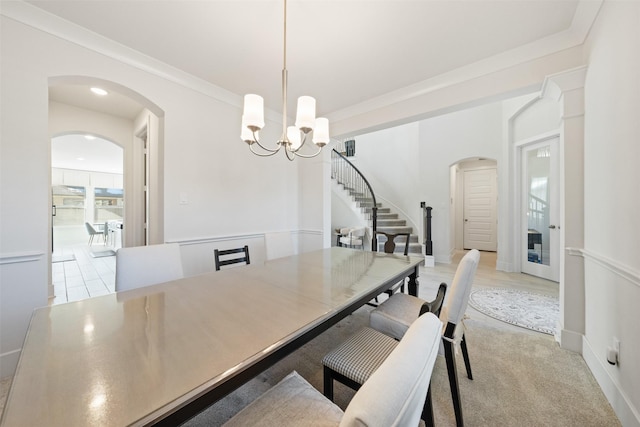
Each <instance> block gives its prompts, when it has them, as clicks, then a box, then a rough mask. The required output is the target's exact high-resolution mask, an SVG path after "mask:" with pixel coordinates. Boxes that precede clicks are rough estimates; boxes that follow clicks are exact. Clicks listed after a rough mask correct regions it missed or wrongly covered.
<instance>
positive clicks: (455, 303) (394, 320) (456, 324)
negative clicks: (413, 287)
mask: <svg viewBox="0 0 640 427" xmlns="http://www.w3.org/2000/svg"><path fill="white" fill-rule="evenodd" d="M479 261H480V252H478V251H477V250H475V249H472V250H470V251H469V252H468V253H467V254H466V255H465V256H464V257H462V259H461V260H460V263H459V264H458V268H457V269H456V274H455V276H454V278H453V282H452V283H451V286H450V287H449V289H448V290H447V298H446V300H445V302H444V305H443V307H442V311H441V312H440V320H442V322H443V323H444V325H445V326H444V330H443V332H442V351H443V352H444V356H445V359H446V364H447V372H448V374H449V385H450V386H451V397H452V399H453V407H454V411H455V415H456V425H457V426H462V425H463V424H464V422H463V418H462V405H461V402H460V389H459V386H458V375H457V371H456V359H455V348H454V344H455V343H457V342H459V343H460V348H461V350H462V357H463V359H464V363H465V367H466V369H467V377H469V379H473V375H472V374H471V363H470V362H469V353H468V351H467V344H466V341H465V334H464V328H463V327H461V326H462V323H461V322H462V318H463V317H464V314H465V311H466V310H467V305H468V302H469V295H470V293H471V285H472V283H473V278H474V277H475V273H476V270H477V268H478V262H479ZM424 303H425V301H424V300H422V299H420V298H417V297H414V296H411V295H407V294H402V293H395V294H393V295H392V296H391V297H390V298H389V299H388V300H386V301H384V302H383V303H382V304H380V305H379V306H378V307H377V308H376V309H375V310H373V311H372V312H371V314H370V316H369V325H370V326H371V327H372V328H373V329H375V330H377V331H380V332H382V333H384V334H386V335H389V336H391V337H393V338H395V339H401V338H402V337H403V335H404V334H405V333H406V331H407V330H408V328H409V326H410V325H411V323H412V322H413V321H414V320H415V319H416V318H417V316H418V315H419V313H420V308H421V307H422V305H423V304H424Z"/></svg>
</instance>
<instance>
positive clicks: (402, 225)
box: [331, 150, 422, 255]
mask: <svg viewBox="0 0 640 427" xmlns="http://www.w3.org/2000/svg"><path fill="white" fill-rule="evenodd" d="M331 178H333V179H335V180H336V182H337V183H338V184H341V185H342V186H343V188H344V189H345V190H346V191H348V192H349V194H350V196H351V198H352V200H353V201H354V202H356V204H357V206H358V207H359V208H360V210H361V212H362V214H363V215H364V216H365V218H366V220H367V222H368V223H369V228H370V229H371V230H374V229H376V230H378V231H384V232H385V233H389V234H395V233H410V234H411V235H410V236H409V253H410V254H414V255H421V254H422V245H421V244H420V242H419V240H418V235H417V234H414V231H413V227H410V226H407V221H406V220H404V219H400V218H399V215H398V214H397V213H395V212H392V211H391V208H387V207H384V206H383V205H382V203H378V202H377V201H376V198H375V195H374V193H373V190H372V189H371V186H370V185H369V182H368V181H367V180H366V178H365V177H364V176H363V175H362V173H361V172H360V171H359V170H358V169H357V168H356V167H355V166H354V165H353V164H352V163H351V162H350V161H349V160H347V159H346V158H345V157H344V156H343V155H341V154H340V153H338V152H337V151H336V150H333V151H332V153H331ZM374 204H375V206H377V207H378V209H377V215H375V214H374V210H373V206H374ZM377 240H378V251H379V252H383V251H384V242H385V241H386V240H387V238H386V237H385V236H384V235H379V236H378V237H377ZM395 242H396V249H395V252H399V253H402V252H403V251H404V243H405V238H404V237H401V236H399V237H397V238H396V239H395Z"/></svg>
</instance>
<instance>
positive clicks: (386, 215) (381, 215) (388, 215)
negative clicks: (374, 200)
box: [378, 209, 398, 220]
mask: <svg viewBox="0 0 640 427" xmlns="http://www.w3.org/2000/svg"><path fill="white" fill-rule="evenodd" d="M381 219H398V214H397V213H380V209H378V220H381Z"/></svg>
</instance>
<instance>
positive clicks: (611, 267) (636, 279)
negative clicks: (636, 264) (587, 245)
mask: <svg viewBox="0 0 640 427" xmlns="http://www.w3.org/2000/svg"><path fill="white" fill-rule="evenodd" d="M566 251H567V255H570V256H579V257H582V258H584V259H585V260H587V261H591V262H594V263H596V264H598V265H599V266H601V267H603V268H605V269H606V270H608V271H610V272H612V273H614V274H616V275H618V276H620V277H621V278H623V279H624V280H626V281H628V282H629V283H632V284H634V285H635V286H637V287H640V272H638V271H635V270H634V269H632V268H630V267H628V266H626V265H623V264H620V263H619V262H617V261H614V260H612V259H610V258H607V257H605V256H602V255H600V254H598V253H595V252H593V251H589V250H586V249H580V248H566Z"/></svg>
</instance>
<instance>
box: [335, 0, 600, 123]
mask: <svg viewBox="0 0 640 427" xmlns="http://www.w3.org/2000/svg"><path fill="white" fill-rule="evenodd" d="M602 3H603V0H581V1H580V2H579V3H578V7H577V8H576V12H575V14H574V17H573V20H572V22H571V27H569V28H568V29H566V30H565V31H562V32H560V33H556V34H553V35H550V36H547V37H544V38H542V39H539V40H536V41H534V42H531V43H528V44H526V45H523V46H519V47H517V48H514V49H511V50H508V51H505V52H502V53H500V54H497V55H494V56H492V57H489V58H486V59H483V60H480V61H477V62H474V63H472V64H469V65H466V66H463V67H460V68H457V69H455V70H452V71H449V72H447V73H443V74H440V75H438V76H435V77H432V78H429V79H426V80H423V81H421V82H419V83H416V84H414V85H410V86H406V87H404V88H402V89H398V90H396V91H393V92H389V93H386V94H384V95H381V96H378V97H375V98H371V99H369V100H367V101H364V102H361V103H359V104H355V105H353V106H351V107H348V108H344V109H342V110H337V111H334V112H332V113H330V114H327V118H328V119H329V120H330V121H331V122H338V121H342V120H345V119H348V118H350V117H354V116H358V115H362V114H365V113H368V112H370V111H375V110H378V109H381V108H384V107H386V106H388V105H393V104H397V103H400V102H403V101H407V100H409V99H412V98H417V97H419V96H422V95H425V94H428V93H431V92H434V91H436V90H441V89H443V88H446V87H450V86H454V85H456V84H459V83H462V82H465V81H468V80H472V79H476V78H479V77H483V76H486V75H489V74H492V73H495V72H497V71H501V70H505V69H508V68H511V67H514V66H517V65H520V64H523V63H526V62H529V61H533V60H535V59H538V58H542V57H544V56H548V55H551V54H554V53H557V52H560V51H563V50H566V49H570V48H572V47H575V46H579V45H582V44H583V43H584V41H585V39H586V38H587V35H588V34H589V31H590V30H591V27H592V26H593V23H594V21H595V19H596V17H597V16H598V13H599V11H600V7H601V6H602Z"/></svg>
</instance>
